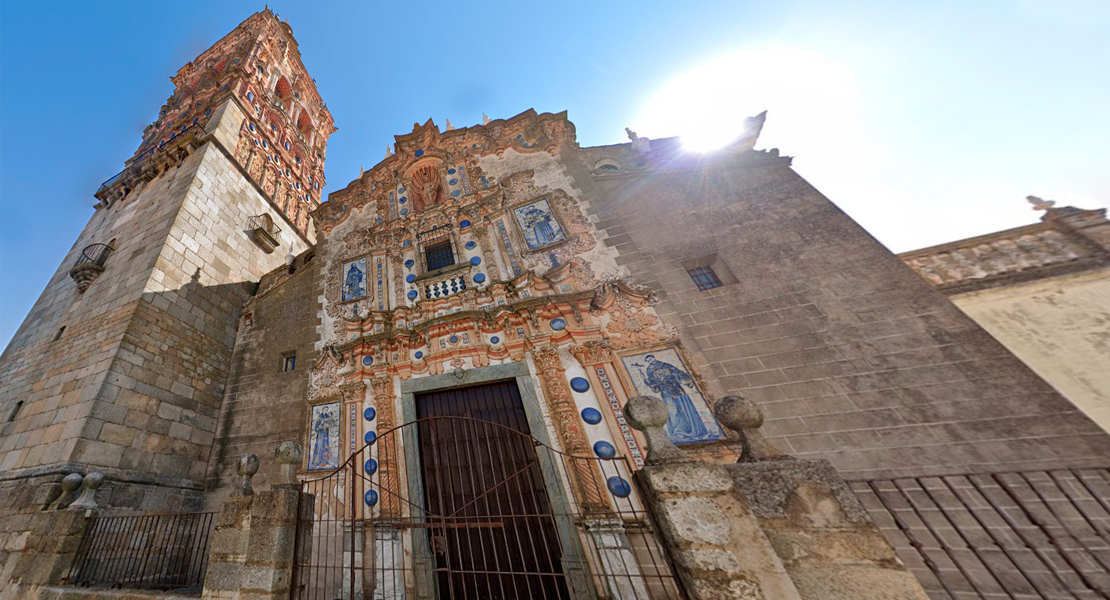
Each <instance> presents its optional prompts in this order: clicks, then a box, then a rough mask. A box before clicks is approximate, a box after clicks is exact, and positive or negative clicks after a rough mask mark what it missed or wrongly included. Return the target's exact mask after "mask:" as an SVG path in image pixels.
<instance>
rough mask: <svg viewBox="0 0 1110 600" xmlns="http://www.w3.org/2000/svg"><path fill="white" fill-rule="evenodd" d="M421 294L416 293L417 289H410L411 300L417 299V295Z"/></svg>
mask: <svg viewBox="0 0 1110 600" xmlns="http://www.w3.org/2000/svg"><path fill="white" fill-rule="evenodd" d="M419 295H420V294H417V293H416V290H409V300H416V297H417V296H419Z"/></svg>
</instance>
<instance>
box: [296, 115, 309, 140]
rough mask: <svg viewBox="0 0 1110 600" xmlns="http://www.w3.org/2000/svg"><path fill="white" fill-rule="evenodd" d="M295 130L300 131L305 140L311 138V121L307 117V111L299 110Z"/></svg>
mask: <svg viewBox="0 0 1110 600" xmlns="http://www.w3.org/2000/svg"><path fill="white" fill-rule="evenodd" d="M297 129H299V130H301V133H303V134H304V136H305V138H311V137H312V119H311V118H309V116H308V111H307V110H304V109H301V116H300V117H297Z"/></svg>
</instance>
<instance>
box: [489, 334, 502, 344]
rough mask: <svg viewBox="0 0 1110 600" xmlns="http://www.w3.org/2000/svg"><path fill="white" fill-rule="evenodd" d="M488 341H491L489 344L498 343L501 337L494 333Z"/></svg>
mask: <svg viewBox="0 0 1110 600" xmlns="http://www.w3.org/2000/svg"><path fill="white" fill-rule="evenodd" d="M489 343H491V344H500V343H501V338H499V337H497V336H496V335H495V336H493V337H491V338H490V339H489Z"/></svg>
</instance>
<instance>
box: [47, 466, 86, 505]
mask: <svg viewBox="0 0 1110 600" xmlns="http://www.w3.org/2000/svg"><path fill="white" fill-rule="evenodd" d="M84 479H85V476H84V475H82V474H80V473H70V474H69V475H66V476H65V478H63V479H62V495H61V497H59V498H58V503H57V504H55V505H54V509H55V510H59V509H62V508H65V507H66V506H68V505H69V504H70V503H72V502H73V498H74V496H75V495H76V493H77V488H79V487H81V482H82V481H83V480H84Z"/></svg>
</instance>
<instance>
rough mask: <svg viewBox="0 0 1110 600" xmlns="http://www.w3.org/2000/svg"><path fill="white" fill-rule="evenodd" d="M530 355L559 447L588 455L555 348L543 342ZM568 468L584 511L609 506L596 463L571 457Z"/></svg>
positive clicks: (586, 442) (575, 453) (586, 443)
mask: <svg viewBox="0 0 1110 600" xmlns="http://www.w3.org/2000/svg"><path fill="white" fill-rule="evenodd" d="M532 359H533V360H534V361H535V362H536V370H537V371H539V376H540V383H541V384H542V385H543V391H544V397H545V398H547V406H548V408H549V409H550V411H551V418H552V420H554V421H555V430H556V431H557V432H559V438H560V441H561V442H562V444H563V451H565V452H566V453H567V454H570V455H571V456H589V455H590V444H589V441H588V440H587V439H586V434H585V432H584V431H583V430H582V426H581V422H582V421H581V419H579V418H578V410H577V408H576V407H575V405H574V400H572V399H571V396H570V388H569V387H568V386H567V382H566V371H565V370H564V369H563V363H562V361H560V360H559V348H558V347H556V346H543V347H541V348H536V349H535V350H533V351H532ZM571 465H572V467H573V468H572V469H571V470H570V472H571V473H572V474H573V477H574V484H573V485H574V490H575V495H576V496H577V497H578V501H579V502H580V503H581V504H582V507H583V509H585V510H586V511H587V512H592V511H607V510H609V508H610V507H609V501H608V498H607V497H606V496H605V495H604V494H603V492H602V490H603V489H604V488H603V487H602V485H601V483H600V482H601V473H600V472H599V471H598V469H597V465H595V464H594V462H593V461H590V460H580V461H576V460H571Z"/></svg>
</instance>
